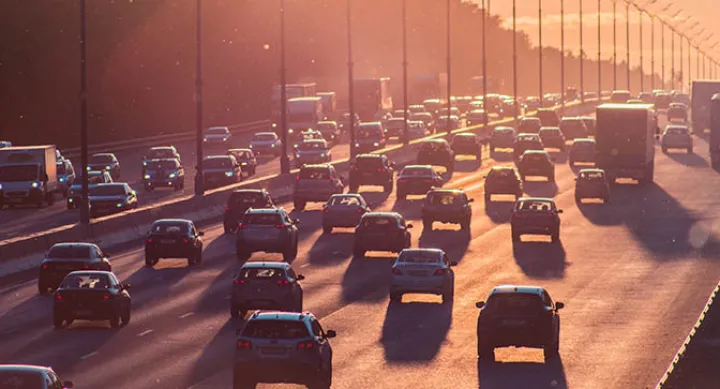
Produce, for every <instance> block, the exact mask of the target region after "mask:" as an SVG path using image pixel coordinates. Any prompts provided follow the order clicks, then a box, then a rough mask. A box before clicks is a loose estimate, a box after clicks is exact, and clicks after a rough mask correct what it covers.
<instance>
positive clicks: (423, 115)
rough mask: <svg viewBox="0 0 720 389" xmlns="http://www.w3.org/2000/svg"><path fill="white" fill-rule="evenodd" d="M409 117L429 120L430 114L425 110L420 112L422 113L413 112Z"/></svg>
mask: <svg viewBox="0 0 720 389" xmlns="http://www.w3.org/2000/svg"><path fill="white" fill-rule="evenodd" d="M410 118H411V119H414V120H422V121H425V120H430V119H432V114H430V113H425V112H422V113H414V114H413V115H412V116H410Z"/></svg>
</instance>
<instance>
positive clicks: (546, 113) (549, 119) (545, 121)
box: [537, 108, 560, 127]
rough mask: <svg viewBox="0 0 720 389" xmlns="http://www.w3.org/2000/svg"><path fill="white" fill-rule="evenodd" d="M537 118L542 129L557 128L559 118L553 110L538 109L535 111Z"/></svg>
mask: <svg viewBox="0 0 720 389" xmlns="http://www.w3.org/2000/svg"><path fill="white" fill-rule="evenodd" d="M537 117H538V119H540V122H541V123H542V125H543V127H558V126H559V125H560V116H559V115H558V113H557V110H555V108H540V109H538V110H537Z"/></svg>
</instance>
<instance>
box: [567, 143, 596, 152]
mask: <svg viewBox="0 0 720 389" xmlns="http://www.w3.org/2000/svg"><path fill="white" fill-rule="evenodd" d="M572 148H574V149H578V150H592V149H594V148H595V143H594V142H575V143H573V145H572Z"/></svg>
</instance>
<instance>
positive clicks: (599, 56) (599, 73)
mask: <svg viewBox="0 0 720 389" xmlns="http://www.w3.org/2000/svg"><path fill="white" fill-rule="evenodd" d="M601 2H602V0H597V43H598V49H597V65H598V66H597V87H598V89H597V98H598V101H600V99H601V97H602V50H601V42H602V35H601V32H602V29H601V28H600V26H601V25H602V15H601V11H602V4H601Z"/></svg>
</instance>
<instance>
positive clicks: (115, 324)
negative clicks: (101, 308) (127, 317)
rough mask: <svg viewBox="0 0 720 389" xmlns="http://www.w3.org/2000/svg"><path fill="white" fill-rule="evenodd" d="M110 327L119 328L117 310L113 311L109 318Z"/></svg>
mask: <svg viewBox="0 0 720 389" xmlns="http://www.w3.org/2000/svg"><path fill="white" fill-rule="evenodd" d="M110 327H112V328H120V315H119V314H118V313H117V312H114V313H113V315H112V317H111V318H110Z"/></svg>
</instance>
